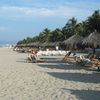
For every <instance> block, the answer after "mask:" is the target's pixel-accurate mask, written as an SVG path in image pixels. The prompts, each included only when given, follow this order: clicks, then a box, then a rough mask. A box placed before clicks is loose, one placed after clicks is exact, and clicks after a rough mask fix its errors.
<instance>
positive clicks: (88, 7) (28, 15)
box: [0, 0, 100, 42]
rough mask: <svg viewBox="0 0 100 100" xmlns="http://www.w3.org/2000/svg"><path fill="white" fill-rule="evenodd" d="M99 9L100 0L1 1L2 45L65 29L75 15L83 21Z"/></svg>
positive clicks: (0, 30) (0, 40)
mask: <svg viewBox="0 0 100 100" xmlns="http://www.w3.org/2000/svg"><path fill="white" fill-rule="evenodd" d="M97 9H100V0H0V42H17V41H18V40H21V39H23V38H26V37H28V36H29V37H33V36H36V35H38V34H39V32H41V31H42V30H43V29H45V28H49V29H51V30H53V29H55V28H62V27H63V26H64V25H65V24H66V23H67V21H68V19H70V18H72V17H73V16H74V17H75V18H77V19H78V21H82V20H85V19H86V18H87V17H88V16H90V15H91V14H92V13H93V12H94V10H97Z"/></svg>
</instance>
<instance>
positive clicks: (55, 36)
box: [17, 10, 100, 44]
mask: <svg viewBox="0 0 100 100" xmlns="http://www.w3.org/2000/svg"><path fill="white" fill-rule="evenodd" d="M95 30H97V31H98V32H99V33H100V12H99V10H96V11H95V12H94V13H93V14H92V15H91V16H89V17H88V18H87V19H86V20H85V21H83V22H81V23H78V22H77V19H75V18H74V17H73V18H71V19H69V20H68V22H67V23H66V25H65V26H64V27H63V28H62V29H59V28H56V29H55V30H53V31H51V30H50V29H48V28H45V29H44V30H43V31H42V32H40V33H39V35H38V36H35V37H32V38H30V37H27V38H26V39H24V40H21V41H19V42H18V43H17V44H28V43H33V42H41V43H42V42H59V41H64V40H66V39H68V38H69V37H70V36H72V35H74V34H79V35H80V36H83V37H85V36H88V35H89V34H90V33H91V32H93V31H95Z"/></svg>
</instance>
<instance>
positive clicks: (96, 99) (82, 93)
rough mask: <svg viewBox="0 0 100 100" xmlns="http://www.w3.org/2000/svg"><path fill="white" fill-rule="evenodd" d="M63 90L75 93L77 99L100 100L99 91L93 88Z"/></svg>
mask: <svg viewBox="0 0 100 100" xmlns="http://www.w3.org/2000/svg"><path fill="white" fill-rule="evenodd" d="M63 90H64V91H66V92H68V91H70V93H71V94H72V95H75V96H76V97H77V98H78V100H100V91H95V90H71V89H65V88H63Z"/></svg>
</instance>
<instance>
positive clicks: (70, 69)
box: [0, 48, 100, 100]
mask: <svg viewBox="0 0 100 100" xmlns="http://www.w3.org/2000/svg"><path fill="white" fill-rule="evenodd" d="M26 57H27V54H24V53H17V52H15V51H13V50H12V49H9V48H0V100H100V72H98V71H94V70H92V69H89V68H84V67H78V66H72V65H68V64H67V63H66V64H65V63H38V64H36V63H26V61H25V59H26Z"/></svg>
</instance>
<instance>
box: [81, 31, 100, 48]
mask: <svg viewBox="0 0 100 100" xmlns="http://www.w3.org/2000/svg"><path fill="white" fill-rule="evenodd" d="M83 44H84V45H86V46H88V47H92V48H98V47H100V33H98V32H97V31H95V32H93V33H91V34H90V35H89V36H88V37H86V38H85V39H84V40H83Z"/></svg>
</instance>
